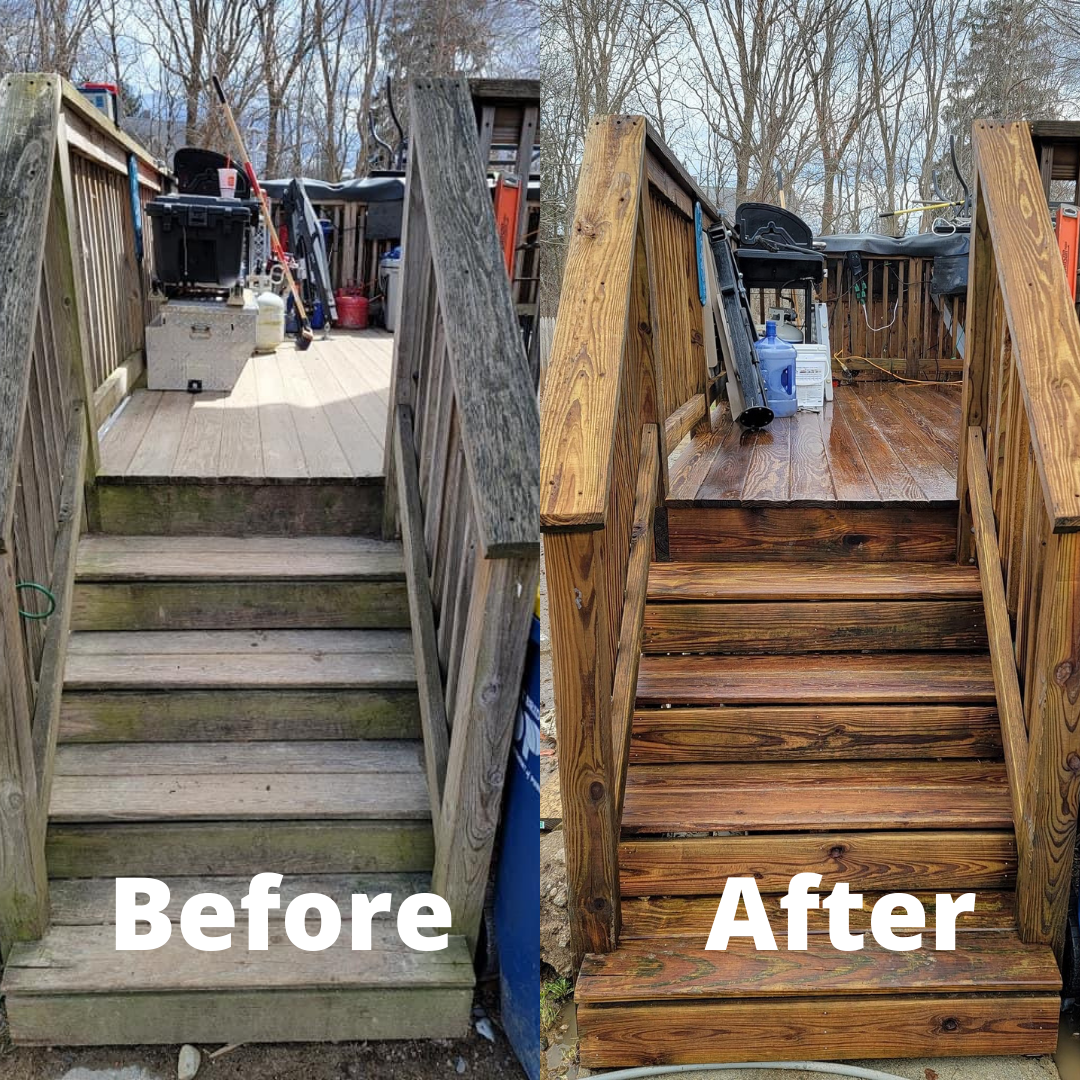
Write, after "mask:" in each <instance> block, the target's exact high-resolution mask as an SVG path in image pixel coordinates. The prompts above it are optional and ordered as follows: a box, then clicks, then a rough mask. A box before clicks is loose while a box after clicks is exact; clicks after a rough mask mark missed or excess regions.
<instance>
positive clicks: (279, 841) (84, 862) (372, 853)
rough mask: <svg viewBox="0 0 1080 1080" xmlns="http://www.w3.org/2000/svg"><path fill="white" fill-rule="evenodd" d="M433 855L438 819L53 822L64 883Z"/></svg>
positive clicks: (363, 864)
mask: <svg viewBox="0 0 1080 1080" xmlns="http://www.w3.org/2000/svg"><path fill="white" fill-rule="evenodd" d="M312 781H313V782H316V781H317V778H316V777H312ZM433 858H434V842H433V839H432V832H431V824H430V822H409V821H401V822H350V821H305V822H288V821H281V822H266V821H254V822H216V821H209V822H183V823H179V824H157V823H146V824H142V823H140V824H129V823H124V824H115V825H113V824H101V825H50V827H49V831H48V836H47V838H46V859H47V862H48V867H49V876H50V877H58V878H82V877H117V876H124V877H170V876H176V875H184V874H210V873H212V874H236V875H254V874H259V873H263V872H264V871H268V870H272V871H274V872H276V873H279V874H339V873H377V872H381V871H388V872H392V873H423V872H427V871H430V869H431V865H432V861H433Z"/></svg>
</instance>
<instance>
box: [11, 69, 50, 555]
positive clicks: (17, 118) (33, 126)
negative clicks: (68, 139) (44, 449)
mask: <svg viewBox="0 0 1080 1080" xmlns="http://www.w3.org/2000/svg"><path fill="white" fill-rule="evenodd" d="M59 95H60V90H59V80H57V79H56V78H54V77H49V76H45V75H7V76H5V77H4V79H3V80H2V81H0V192H2V193H3V194H2V199H3V206H2V207H0V210H2V212H3V216H2V218H0V221H2V223H3V227H2V228H0V266H2V267H3V268H4V283H3V296H4V303H3V308H2V310H0V340H2V341H3V344H4V362H3V364H0V551H6V550H8V544H9V541H10V536H11V523H12V518H13V515H14V513H15V485H16V473H17V468H18V462H17V455H18V448H19V446H20V445H21V443H22V431H23V423H24V419H25V415H24V414H25V399H26V391H27V386H28V385H29V380H30V359H31V350H32V349H33V341H34V331H35V327H36V319H35V317H34V316H35V312H36V310H37V304H38V293H39V290H40V286H41V266H42V261H43V259H44V251H45V236H46V231H47V227H48V216H49V205H50V202H51V199H50V195H51V193H52V182H53V157H54V155H55V153H56V118H57V114H58V109H59V101H60V96H59Z"/></svg>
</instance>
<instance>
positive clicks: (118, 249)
mask: <svg viewBox="0 0 1080 1080" xmlns="http://www.w3.org/2000/svg"><path fill="white" fill-rule="evenodd" d="M87 110H89V113H88V112H87ZM129 143H130V140H127V139H126V137H124V136H122V135H121V134H120V133H119V132H118V131H116V130H115V128H114V127H113V125H111V124H109V123H108V121H107V120H105V118H104V117H99V116H98V115H97V114H95V113H94V110H92V109H90V107H89V106H88V105H86V104H85V102H83V101H82V99H81V98H79V97H78V95H77V92H76V91H75V90H74V89H73V88H72V87H70V86H69V85H68V84H66V83H64V82H63V80H61V79H60V78H58V77H57V76H51V75H11V76H7V77H5V78H4V79H3V80H2V81H0V259H2V263H0V265H3V266H4V267H6V268H7V269H6V271H5V274H6V280H5V281H4V285H3V290H2V293H0V324H2V327H3V342H4V360H3V363H2V364H0V952H3V951H6V949H7V948H8V946H9V945H10V944H11V943H12V942H13V941H16V940H22V939H27V938H34V937H37V936H38V935H39V934H40V932H41V931H42V930H43V929H44V927H45V925H46V923H47V918H48V892H47V879H46V874H45V827H46V823H47V816H48V804H49V788H50V783H51V777H52V758H53V754H54V751H55V746H56V734H57V727H58V724H59V714H60V686H61V678H62V672H63V666H64V654H65V648H66V642H67V628H68V621H69V608H70V599H71V592H72V584H73V579H74V566H75V547H76V545H77V543H78V537H79V530H80V526H81V520H82V515H83V483H84V478H85V476H86V474H87V472H88V471H89V470H92V469H93V467H94V463H95V462H96V429H97V423H96V420H95V412H96V411H97V409H96V408H95V406H97V407H98V408H100V407H102V402H103V398H102V394H101V390H102V387H103V386H104V385H105V384H107V383H108V382H109V379H110V377H112V375H113V373H114V372H115V371H117V370H119V368H120V365H121V363H122V360H123V357H121V356H120V353H121V351H122V349H123V348H126V347H127V346H128V345H131V344H134V343H135V342H136V341H137V340H139V339H140V335H141V330H140V335H136V334H135V331H134V326H135V324H136V320H141V318H142V315H143V311H144V307H143V301H142V294H141V293H140V292H139V291H138V290H136V289H135V288H134V287H130V288H128V289H127V291H121V292H119V293H108V294H105V293H102V294H101V295H100V296H99V295H97V294H95V293H93V292H92V290H91V288H90V284H89V275H90V274H91V273H93V274H98V273H99V268H97V267H89V268H88V267H87V259H88V256H87V252H88V251H89V250H92V251H93V252H94V254H93V258H94V259H100V261H101V264H102V265H101V267H100V274H101V275H103V276H99V278H98V279H97V280H98V281H100V282H102V283H104V282H105V281H106V280H109V281H112V282H114V283H115V282H116V281H119V280H120V278H118V277H115V276H114V277H111V278H110V277H109V276H108V274H109V273H112V271H113V270H115V269H116V268H117V267H122V266H128V264H127V263H125V259H124V255H123V253H125V252H127V251H128V248H129V245H130V249H131V251H132V252H133V249H134V240H133V233H132V231H131V211H130V203H128V204H127V206H128V211H127V217H126V218H125V216H124V213H123V206H122V205H120V204H118V203H117V201H116V198H115V196H116V195H117V194H118V192H117V191H116V190H112V191H111V193H110V187H109V184H108V182H106V181H103V180H102V179H101V177H100V176H98V177H96V178H94V179H92V180H87V182H86V183H85V184H82V183H81V181H80V182H76V180H75V177H76V176H82V177H87V176H91V173H92V170H89V171H88V166H87V165H86V163H87V162H90V161H94V162H97V165H95V168H101V169H104V168H105V165H103V164H102V163H101V159H102V158H107V157H108V156H109V155H110V154H116V153H119V151H118V150H117V147H121V148H123V150H124V152H125V155H126V152H127V150H129V149H130V146H129ZM131 145H132V146H133V145H134V144H131ZM139 153H140V154H141V155H142V157H141V158H140V161H141V164H140V169H141V170H144V171H145V170H146V169H148V168H149V165H148V164H147V163H148V161H149V159H148V158H146V157H145V154H144V153H143V152H142V151H139ZM122 160H123V162H124V165H123V168H124V180H123V185H124V191H125V192H126V191H127V190H128V187H127V184H128V181H127V172H126V168H127V166H126V161H127V158H126V156H124V157H123V158H122ZM119 168H120V166H119V164H117V166H116V169H119ZM114 171H116V170H114ZM140 175H142V173H140ZM147 180H148V183H149V178H147ZM154 182H155V183H157V181H156V180H155V181H154ZM80 185H81V190H82V196H80V194H79V191H80ZM114 187H115V185H114ZM91 235H92V236H93V237H94V239H93V242H92V244H91V243H90V242H88V240H87V237H88V236H91ZM132 269H137V266H136V263H135V260H134V258H133V257H132V260H131V263H130V266H128V271H129V273H130V271H131V270H132ZM102 288H103V289H104V288H105V286H104V284H102ZM104 304H109V305H111V307H109V308H108V310H104V309H103V307H102V305H104ZM113 319H118V320H120V323H114V324H113V325H114V328H115V326H117V325H120V324H121V323H122V325H124V326H125V327H127V329H126V330H125V334H126V336H121V335H117V336H115V338H108V337H107V335H106V326H107V324H108V322H109V320H113ZM95 334H98V335H100V336H98V337H94V336H93V335H95ZM106 340H110V341H114V343H115V346H116V347H115V349H114V350H113V352H112V353H109V354H108V355H107V356H106V357H105V358H104V359H102V357H101V355H100V354H99V353H98V351H97V349H98V345H97V344H95V343H96V342H99V341H101V342H104V341H106ZM31 586H33V587H31ZM49 593H51V596H52V599H51V600H50V599H49V597H48V594H49ZM54 602H55V603H54ZM51 608H54V610H52V613H51V614H50V613H49V612H50V609H51ZM20 612H22V614H21V613H20Z"/></svg>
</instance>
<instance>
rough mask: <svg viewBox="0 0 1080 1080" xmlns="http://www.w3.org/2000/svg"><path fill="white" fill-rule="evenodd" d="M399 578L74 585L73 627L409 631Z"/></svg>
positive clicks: (90, 583) (407, 606) (90, 628)
mask: <svg viewBox="0 0 1080 1080" xmlns="http://www.w3.org/2000/svg"><path fill="white" fill-rule="evenodd" d="M408 626H409V601H408V594H407V591H406V586H405V583H404V581H272V580H270V581H261V580H260V581H243V582H236V581H226V582H221V581H219V582H145V583H143V582H140V583H129V582H124V583H120V582H117V583H105V582H79V583H76V586H75V595H74V601H73V605H72V613H71V628H72V630H274V629H280V630H287V629H298V630H300V629H306V630H334V629H342V630H346V629H350V630H368V629H372V630H375V629H384V630H392V629H408Z"/></svg>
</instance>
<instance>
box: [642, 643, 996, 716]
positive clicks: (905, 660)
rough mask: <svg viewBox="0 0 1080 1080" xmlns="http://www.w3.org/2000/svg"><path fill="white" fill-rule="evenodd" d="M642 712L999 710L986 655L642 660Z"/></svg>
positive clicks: (670, 658) (664, 658) (720, 657)
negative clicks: (810, 707)
mask: <svg viewBox="0 0 1080 1080" xmlns="http://www.w3.org/2000/svg"><path fill="white" fill-rule="evenodd" d="M637 700H638V703H639V704H641V705H665V704H673V705H676V704H677V705H746V704H770V703H776V704H779V703H785V702H790V703H792V704H800V703H801V704H806V703H810V702H812V703H821V704H827V703H835V704H843V703H845V702H859V701H868V702H869V701H872V702H882V703H886V702H950V701H953V702H963V703H964V704H969V705H970V704H981V703H984V704H994V702H995V700H996V699H995V695H994V680H993V674H992V672H991V668H990V657H989V655H988V654H984V653H970V654H968V653H953V654H949V655H941V656H938V655H934V654H932V653H911V654H907V653H896V654H879V655H855V656H849V655H843V654H834V653H830V654H810V655H806V656H800V657H798V658H797V659H793V658H791V657H784V656H708V657H702V656H643V657H642V658H641V666H640V668H639V671H638V685H637Z"/></svg>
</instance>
